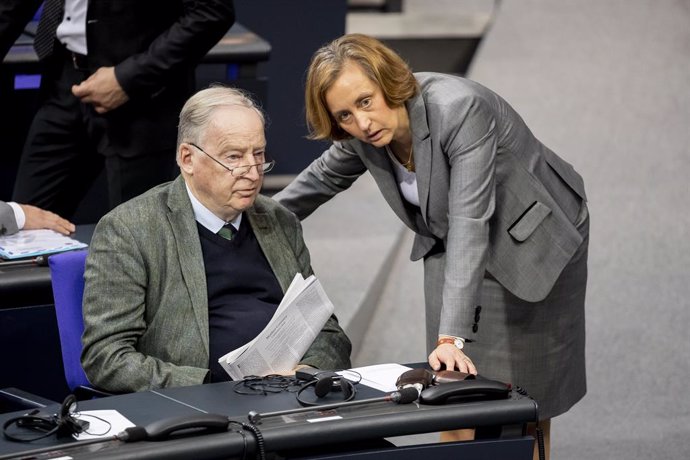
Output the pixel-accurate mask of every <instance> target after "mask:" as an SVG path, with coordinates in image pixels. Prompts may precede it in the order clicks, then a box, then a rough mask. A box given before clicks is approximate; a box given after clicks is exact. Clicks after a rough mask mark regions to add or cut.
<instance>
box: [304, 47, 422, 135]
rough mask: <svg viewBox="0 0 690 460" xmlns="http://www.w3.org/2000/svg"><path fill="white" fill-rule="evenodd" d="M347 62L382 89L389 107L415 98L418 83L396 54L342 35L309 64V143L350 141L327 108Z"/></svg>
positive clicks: (306, 101) (323, 48)
mask: <svg viewBox="0 0 690 460" xmlns="http://www.w3.org/2000/svg"><path fill="white" fill-rule="evenodd" d="M348 61H352V62H355V63H357V64H358V65H359V66H360V67H361V68H362V70H363V71H364V73H365V74H366V75H367V76H368V77H369V78H371V80H372V81H373V82H375V83H376V84H377V85H378V86H379V87H380V88H381V91H382V93H383V97H384V98H385V100H386V103H387V104H388V106H389V107H399V106H401V105H403V104H404V103H405V101H407V100H408V99H410V98H412V97H413V96H414V95H415V94H417V91H418V85H417V80H416V79H415V78H414V75H413V74H412V71H411V70H410V67H409V66H408V65H407V63H406V62H405V61H404V60H403V59H402V58H401V57H400V56H399V55H398V54H397V53H396V52H395V51H393V50H391V49H390V48H388V47H387V46H386V45H384V44H383V43H381V42H380V41H379V40H377V39H375V38H372V37H369V36H367V35H363V34H348V35H343V36H342V37H340V38H337V39H335V40H333V41H332V42H331V43H329V44H327V45H325V46H323V47H321V48H320V49H318V50H317V51H316V52H315V53H314V56H312V59H311V63H310V64H309V69H308V71H307V81H306V89H305V97H304V99H305V105H306V118H307V125H308V126H309V131H310V133H309V136H308V137H309V138H310V139H330V140H341V139H347V138H349V137H350V135H349V134H347V133H346V132H345V131H344V130H342V129H341V128H340V126H338V124H337V123H336V121H335V120H334V119H333V117H331V114H330V112H329V110H328V105H327V104H326V92H327V91H328V90H329V89H330V88H331V86H332V85H333V83H335V81H336V80H337V78H338V77H339V76H340V73H341V72H342V70H343V68H344V67H345V64H346V63H347V62H348Z"/></svg>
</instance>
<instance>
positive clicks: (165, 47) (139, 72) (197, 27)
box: [115, 0, 235, 97]
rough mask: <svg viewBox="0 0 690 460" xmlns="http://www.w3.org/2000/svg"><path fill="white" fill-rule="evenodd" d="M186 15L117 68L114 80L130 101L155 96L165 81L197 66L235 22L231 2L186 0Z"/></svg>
mask: <svg viewBox="0 0 690 460" xmlns="http://www.w3.org/2000/svg"><path fill="white" fill-rule="evenodd" d="M183 4H184V7H183V9H184V12H183V14H182V15H181V16H180V17H179V18H178V20H177V21H176V22H174V23H173V24H171V25H170V27H169V28H168V29H167V30H165V31H163V33H161V34H160V35H159V36H158V37H157V38H155V39H154V40H153V42H152V43H151V44H150V45H149V47H148V49H146V50H145V51H143V52H141V53H138V54H134V55H132V56H130V57H128V58H127V59H125V60H124V61H122V62H121V63H119V64H117V65H116V66H115V76H116V78H117V81H118V82H119V83H120V85H121V86H122V88H123V89H124V90H125V92H126V93H127V94H128V95H129V96H130V97H136V96H141V95H154V94H155V93H156V92H158V91H160V90H161V89H162V88H163V87H164V85H165V81H166V80H167V79H169V78H170V77H171V75H174V74H175V73H176V72H180V71H184V70H183V69H184V68H185V67H188V66H190V65H196V64H197V63H198V62H199V61H200V60H201V59H202V58H203V57H204V55H206V53H207V52H208V51H209V50H210V49H211V48H212V47H213V46H214V45H215V44H216V43H218V41H219V40H220V39H221V38H222V37H223V35H224V34H225V33H226V32H227V31H228V29H229V28H230V26H232V24H233V22H234V21H235V9H234V5H233V2H232V0H184V1H183Z"/></svg>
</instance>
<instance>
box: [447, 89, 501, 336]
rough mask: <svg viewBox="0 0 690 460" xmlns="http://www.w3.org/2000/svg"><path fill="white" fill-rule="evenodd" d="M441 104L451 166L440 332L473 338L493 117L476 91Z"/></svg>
mask: <svg viewBox="0 0 690 460" xmlns="http://www.w3.org/2000/svg"><path fill="white" fill-rule="evenodd" d="M446 104H447V105H446ZM444 105H445V106H444V107H443V108H442V109H441V110H439V111H438V113H439V114H440V115H439V117H440V119H439V120H438V126H440V127H441V128H440V129H441V131H440V143H441V148H442V149H443V151H444V152H446V154H447V156H448V162H449V166H450V188H449V191H448V235H447V241H446V242H445V243H446V266H445V273H444V279H443V306H442V309H441V317H440V322H439V333H441V334H448V335H453V336H459V337H465V338H471V337H472V325H473V323H474V312H475V307H476V306H478V305H480V302H481V286H482V280H483V278H484V272H485V270H486V265H487V261H488V253H489V220H490V219H491V217H492V215H493V213H494V209H495V187H496V184H495V167H496V149H497V132H496V121H495V118H494V115H493V111H492V110H491V107H490V105H489V104H488V103H487V102H486V101H484V100H483V99H482V98H481V97H480V96H475V95H463V96H461V97H456V98H451V99H450V100H449V101H448V102H447V103H444Z"/></svg>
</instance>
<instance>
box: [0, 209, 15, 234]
mask: <svg viewBox="0 0 690 460" xmlns="http://www.w3.org/2000/svg"><path fill="white" fill-rule="evenodd" d="M18 231H19V227H17V219H16V218H15V217H14V210H13V209H12V207H11V206H10V205H9V204H7V203H5V202H4V201H0V236H2V235H11V234H13V233H17V232H18Z"/></svg>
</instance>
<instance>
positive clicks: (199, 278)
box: [168, 175, 209, 353]
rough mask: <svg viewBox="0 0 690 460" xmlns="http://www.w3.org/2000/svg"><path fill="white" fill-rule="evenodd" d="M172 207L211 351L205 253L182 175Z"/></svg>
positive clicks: (188, 281)
mask: <svg viewBox="0 0 690 460" xmlns="http://www.w3.org/2000/svg"><path fill="white" fill-rule="evenodd" d="M168 208H169V213H168V220H169V222H170V228H171V229H172V233H173V237H174V240H175V244H176V246H177V254H178V258H179V260H178V262H179V266H180V269H181V271H182V278H183V279H184V282H185V285H186V287H187V292H188V293H189V298H190V300H191V303H192V308H193V309H194V317H195V318H196V323H197V327H198V328H199V330H200V332H201V334H200V335H201V337H202V339H203V342H204V349H205V350H206V353H208V352H209V344H208V334H209V331H208V296H207V289H206V272H205V269H204V257H203V255H202V253H201V243H200V241H199V232H198V230H197V228H196V219H195V218H194V211H193V210H192V204H191V203H190V201H189V196H188V195H187V189H186V187H185V183H184V180H183V178H182V176H181V175H180V176H178V178H177V179H175V181H174V182H173V184H172V187H171V190H170V195H169V197H168ZM181 304H184V302H182V303H181Z"/></svg>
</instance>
